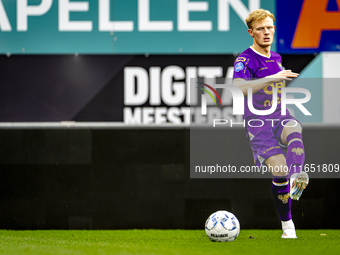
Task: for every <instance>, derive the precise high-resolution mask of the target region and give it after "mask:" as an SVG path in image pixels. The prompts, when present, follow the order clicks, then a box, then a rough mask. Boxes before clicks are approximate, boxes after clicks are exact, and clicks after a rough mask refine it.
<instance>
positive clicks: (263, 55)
mask: <svg viewBox="0 0 340 255" xmlns="http://www.w3.org/2000/svg"><path fill="white" fill-rule="evenodd" d="M250 48H251V49H252V50H253V51H254V52H255V53H256V54H258V55H260V56H262V57H265V58H270V57H271V54H270V53H269V56H268V55H265V54H263V53H261V52H258V51H257V50H255V49H254V48H253V46H250Z"/></svg>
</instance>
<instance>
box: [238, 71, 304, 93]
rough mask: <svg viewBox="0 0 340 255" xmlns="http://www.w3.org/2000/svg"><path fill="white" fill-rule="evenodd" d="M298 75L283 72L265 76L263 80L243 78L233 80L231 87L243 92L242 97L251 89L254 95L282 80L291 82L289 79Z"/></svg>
mask: <svg viewBox="0 0 340 255" xmlns="http://www.w3.org/2000/svg"><path fill="white" fill-rule="evenodd" d="M298 76H299V74H298V73H293V72H292V71H291V70H283V71H280V72H278V73H276V74H273V75H269V76H266V77H265V78H261V79H256V80H246V79H243V78H235V79H234V80H233V85H234V86H236V87H238V88H240V89H241V90H242V92H243V95H245V96H246V95H247V94H248V88H252V92H253V93H256V92H257V91H259V90H261V89H263V88H264V87H266V86H268V85H270V84H272V83H274V82H280V81H282V80H287V81H291V80H292V79H291V78H296V77H298Z"/></svg>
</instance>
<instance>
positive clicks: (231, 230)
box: [205, 211, 240, 242]
mask: <svg viewBox="0 0 340 255" xmlns="http://www.w3.org/2000/svg"><path fill="white" fill-rule="evenodd" d="M205 233H206V234H207V236H208V237H209V239H210V240H211V241H213V242H232V241H234V240H235V239H236V237H238V235H239V233H240V223H239V222H238V219H237V218H236V216H235V215H234V214H232V213H231V212H228V211H217V212H215V213H213V214H212V215H210V216H209V218H208V219H207V221H206V222H205Z"/></svg>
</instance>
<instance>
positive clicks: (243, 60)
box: [236, 57, 247, 62]
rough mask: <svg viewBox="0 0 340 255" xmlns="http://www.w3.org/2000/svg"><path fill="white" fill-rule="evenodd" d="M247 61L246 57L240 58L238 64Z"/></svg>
mask: <svg viewBox="0 0 340 255" xmlns="http://www.w3.org/2000/svg"><path fill="white" fill-rule="evenodd" d="M246 60H247V59H246V58H245V57H238V58H237V59H236V62H240V61H241V62H245V61H246Z"/></svg>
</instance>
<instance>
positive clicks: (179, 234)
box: [0, 229, 340, 255]
mask: <svg viewBox="0 0 340 255" xmlns="http://www.w3.org/2000/svg"><path fill="white" fill-rule="evenodd" d="M297 235H298V239H281V230H242V229H241V233H240V235H239V237H238V238H237V239H236V240H235V241H234V242H231V243H215V242H211V241H210V240H209V239H208V238H207V236H206V235H205V232H204V230H111V231H110V230H105V231H102V230H93V231H86V230H83V231H76V230H51V231H50V230H39V231H13V230H11V231H8V230H0V254H6V255H12V254H13V255H21V254H32V255H33V254H34V255H38V254H44V255H49V254H58V255H61V254H70V255H78V254H79V255H80V254H98V255H99V254H100V255H105V254H185V255H190V254H219V255H222V254H223V255H224V254H233V255H236V254H261V255H263V254H276V255H277V254H284V255H287V254H304V255H312V254H318V255H320V254H321V255H324V254H340V230H297Z"/></svg>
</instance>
